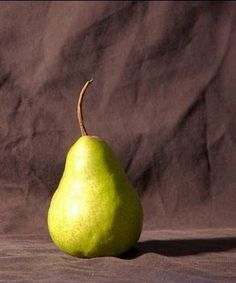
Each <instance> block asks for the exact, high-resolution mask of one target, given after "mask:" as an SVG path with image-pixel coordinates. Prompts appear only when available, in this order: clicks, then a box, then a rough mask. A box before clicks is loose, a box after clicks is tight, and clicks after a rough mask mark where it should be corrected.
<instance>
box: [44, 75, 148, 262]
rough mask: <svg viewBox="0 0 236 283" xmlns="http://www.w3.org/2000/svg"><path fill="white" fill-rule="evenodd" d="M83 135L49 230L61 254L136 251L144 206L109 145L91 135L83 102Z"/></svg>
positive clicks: (60, 189) (69, 158)
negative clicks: (88, 131)
mask: <svg viewBox="0 0 236 283" xmlns="http://www.w3.org/2000/svg"><path fill="white" fill-rule="evenodd" d="M91 81H92V80H90V81H88V82H87V83H86V84H85V85H84V87H83V89H82V91H81V93H80V96H79V103H78V119H79V124H80V130H81V134H82V136H81V137H80V138H79V139H78V140H77V141H76V143H75V144H74V145H73V146H72V147H71V148H70V150H69V152H68V155H67V158H66V164H65V170H64V173H63V176H62V178H61V181H60V183H59V186H58V188H57V190H56V191H55V193H54V195H53V197H52V200H51V204H50V207H49V211H48V229H49V233H50V236H51V238H52V240H53V242H54V243H55V244H56V246H58V247H59V248H60V249H61V250H62V251H64V252H66V253H69V254H71V255H74V256H78V257H98V256H118V255H121V254H123V253H124V252H126V251H128V250H129V249H131V248H132V247H133V246H134V245H135V244H136V242H137V241H138V239H139V236H140V233H141V230H142V221H143V213H142V206H141V203H140V200H139V197H138V195H137V193H136V191H135V190H134V189H133V187H132V186H131V184H130V182H129V180H128V178H127V176H126V174H125V172H124V170H123V168H122V166H121V165H120V163H119V161H118V159H117V158H116V156H115V154H114V152H113V151H112V150H111V148H110V147H109V145H108V144H107V143H106V142H105V141H103V140H102V139H100V138H98V137H96V136H89V135H87V132H86V130H85V127H84V123H83V116H82V108H81V104H82V98H83V94H84V93H85V90H86V88H87V87H88V85H89V83H91Z"/></svg>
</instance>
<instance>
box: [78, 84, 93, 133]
mask: <svg viewBox="0 0 236 283" xmlns="http://www.w3.org/2000/svg"><path fill="white" fill-rule="evenodd" d="M92 81H93V79H91V80H89V81H87V82H86V83H85V85H84V86H83V88H82V90H81V92H80V94H79V101H78V106H77V115H78V120H79V127H80V131H81V135H82V136H87V132H86V129H85V127H84V119H83V113H82V101H83V96H84V94H85V91H86V89H87V87H88V85H89V84H90V83H91V82H92Z"/></svg>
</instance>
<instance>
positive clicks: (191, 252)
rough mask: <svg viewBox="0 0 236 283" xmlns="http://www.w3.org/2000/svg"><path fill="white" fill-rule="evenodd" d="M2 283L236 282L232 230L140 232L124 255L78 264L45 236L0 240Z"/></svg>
mask: <svg viewBox="0 0 236 283" xmlns="http://www.w3.org/2000/svg"><path fill="white" fill-rule="evenodd" d="M0 282H96V283H97V282H148V283H149V282H181V283H183V282H194V283H195V282H236V229H224V230H223V229H220V230H213V229H207V230H188V231H170V230H169V231H168V230H161V231H143V233H142V235H141V238H140V241H139V243H138V244H137V246H136V248H134V249H133V250H132V251H130V252H128V253H127V254H126V255H124V256H122V257H120V258H116V257H103V258H92V259H80V258H76V257H72V256H70V255H67V254H65V253H63V252H61V251H59V250H58V249H57V248H56V247H55V246H54V244H53V243H52V242H51V241H50V238H49V236H48V235H46V234H44V235H33V234H25V235H23V234H20V235H1V236H0Z"/></svg>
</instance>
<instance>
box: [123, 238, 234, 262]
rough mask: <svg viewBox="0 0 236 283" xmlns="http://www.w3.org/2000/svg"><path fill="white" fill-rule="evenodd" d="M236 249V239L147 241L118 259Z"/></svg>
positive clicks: (187, 254)
mask: <svg viewBox="0 0 236 283" xmlns="http://www.w3.org/2000/svg"><path fill="white" fill-rule="evenodd" d="M232 249H236V237H229V238H209V239H176V240H148V241H144V242H138V243H137V245H136V247H135V248H133V249H131V250H129V251H128V252H127V253H125V254H123V255H122V256H120V257H119V258H120V259H127V260H129V259H135V258H137V257H140V256H142V255H144V254H147V253H155V254H159V255H163V256H167V257H180V256H189V255H196V254H201V253H214V252H224V251H229V250H232Z"/></svg>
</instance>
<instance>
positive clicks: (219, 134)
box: [0, 1, 236, 282]
mask: <svg viewBox="0 0 236 283" xmlns="http://www.w3.org/2000/svg"><path fill="white" fill-rule="evenodd" d="M235 11H236V4H235V2H231V3H230V2H210V1H209V2H200V1H199V2H198V1H196V2H171V1H169V2H135V1H128V2H125V1H121V2H115V1H114V2H107V1H102V2H93V1H92V2H72V1H68V2H1V3H0V193H1V205H0V223H1V225H0V234H1V235H0V239H1V242H0V282H8V281H9V282H13V281H14V280H15V281H14V282H32V281H34V280H35V281H37V282H54V281H55V282H111V281H112V282H235V281H236V254H235V251H234V249H235V248H236V238H235V237H236V174H235V168H236V150H235V143H236V116H235V113H236V28H235V27H236V25H235ZM91 77H93V78H94V83H93V84H92V86H91V87H90V89H89V90H88V93H87V94H86V96H85V99H84V107H83V108H84V116H85V124H86V128H87V130H88V132H89V133H90V134H91V135H97V136H100V137H102V138H103V139H105V140H106V141H107V142H108V143H109V144H110V146H111V147H112V148H113V149H114V151H115V152H116V153H117V155H118V157H119V159H120V161H121V162H122V164H123V166H124V168H125V169H126V172H127V174H128V176H129V178H130V180H131V182H132V183H133V184H134V186H135V188H136V189H137V191H138V192H139V194H140V197H141V199H142V203H143V207H144V232H143V234H142V237H141V240H140V243H139V244H138V245H137V247H136V249H135V250H133V251H132V252H131V253H129V254H128V255H126V256H125V258H120V259H118V258H109V259H107V258H101V259H91V260H81V259H76V258H72V257H70V256H68V255H65V254H63V253H61V252H60V251H58V250H57V249H56V248H55V247H54V245H53V244H52V243H51V241H50V238H49V236H48V233H47V225H46V215H47V209H48V206H49V201H50V198H51V196H52V194H53V192H54V191H55V189H56V187H57V184H58V182H59V180H60V177H61V175H62V172H63V168H64V162H65V156H66V153H67V151H68V149H69V148H70V146H71V145H72V144H73V143H74V142H75V141H76V139H78V137H79V135H80V134H79V127H78V122H77V114H76V104H77V99H78V93H79V90H80V89H81V87H82V85H83V83H84V82H85V81H86V80H87V79H89V78H91ZM42 271H43V272H42ZM1 280H3V281H1Z"/></svg>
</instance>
